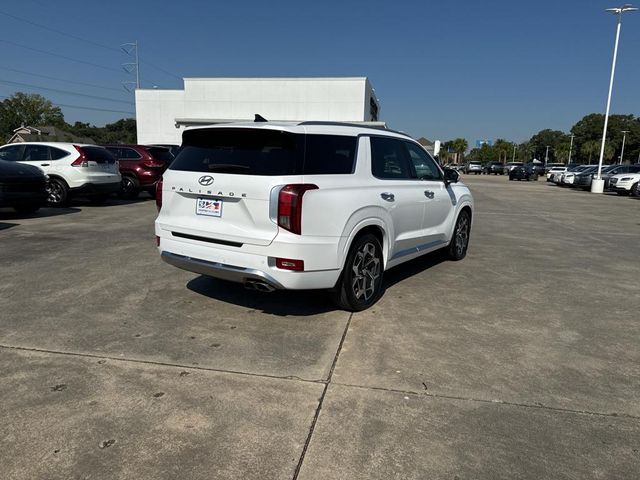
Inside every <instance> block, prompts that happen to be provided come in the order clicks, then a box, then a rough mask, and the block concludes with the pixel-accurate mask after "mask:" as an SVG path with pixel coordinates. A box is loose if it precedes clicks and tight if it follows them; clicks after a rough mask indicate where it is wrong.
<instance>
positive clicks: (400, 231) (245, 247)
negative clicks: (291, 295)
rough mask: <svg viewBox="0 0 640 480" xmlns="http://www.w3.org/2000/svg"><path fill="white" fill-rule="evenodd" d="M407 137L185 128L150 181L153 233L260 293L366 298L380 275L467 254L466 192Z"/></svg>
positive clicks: (377, 290) (344, 300)
mask: <svg viewBox="0 0 640 480" xmlns="http://www.w3.org/2000/svg"><path fill="white" fill-rule="evenodd" d="M458 177H459V175H458V173H457V172H456V171H454V170H448V169H447V170H445V171H443V170H441V169H440V167H439V166H438V165H437V163H436V162H435V161H434V160H433V158H431V156H430V155H429V154H428V153H427V152H426V151H425V150H424V149H423V148H422V147H421V146H420V145H419V144H418V143H417V142H415V141H414V140H412V139H411V138H410V137H408V136H406V135H404V134H401V133H395V132H392V131H389V130H379V129H374V128H367V127H364V126H360V125H349V124H336V123H329V122H303V123H299V124H284V123H282V124H275V123H249V124H229V125H217V126H210V127H198V128H191V129H187V130H186V131H185V132H184V134H183V144H182V149H181V151H180V153H179V155H178V156H177V158H176V159H175V160H174V161H173V163H172V164H171V166H170V167H169V169H168V170H167V171H166V172H165V173H164V178H163V183H162V184H159V185H158V191H157V195H158V198H157V201H158V205H159V207H160V212H159V215H158V218H157V219H156V224H155V225H156V227H155V228H156V236H157V238H156V240H157V243H158V248H159V251H160V253H161V256H162V259H163V260H164V261H166V262H167V263H169V264H171V265H175V266H176V267H179V268H182V269H185V270H188V271H191V272H195V273H199V274H202V275H207V276H211V277H216V278H220V279H224V280H231V281H236V282H240V283H244V284H245V286H247V287H248V288H252V289H257V290H261V291H272V290H274V289H330V290H331V291H332V292H333V296H334V298H335V300H336V301H337V303H338V305H340V306H341V307H342V308H345V309H348V310H354V311H357V310H363V309H365V308H368V307H369V306H371V305H372V304H373V303H374V302H375V301H376V300H377V299H378V298H379V297H380V295H381V293H382V275H383V271H385V270H387V269H389V268H391V267H394V266H396V265H399V264H400V263H403V262H406V261H408V260H411V259H413V258H416V257H418V256H420V255H424V254H425V253H427V252H430V251H433V250H436V249H439V248H443V247H446V248H447V251H448V253H449V255H450V257H451V258H452V259H454V260H460V259H462V258H464V256H465V255H466V252H467V246H468V242H469V235H470V231H471V220H472V214H473V198H472V196H471V193H470V192H469V189H468V188H467V187H466V186H465V185H464V184H462V183H459V182H458Z"/></svg>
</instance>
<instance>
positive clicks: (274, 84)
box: [136, 77, 377, 143]
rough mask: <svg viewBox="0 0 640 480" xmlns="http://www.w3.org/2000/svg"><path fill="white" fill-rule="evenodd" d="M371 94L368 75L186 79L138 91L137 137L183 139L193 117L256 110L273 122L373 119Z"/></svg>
mask: <svg viewBox="0 0 640 480" xmlns="http://www.w3.org/2000/svg"><path fill="white" fill-rule="evenodd" d="M372 95H373V96H374V98H375V94H374V93H373V91H372V88H371V85H370V83H369V82H368V80H367V79H366V78H365V77H356V78H185V79H184V90H155V89H154V90H137V91H136V116H137V121H138V122H137V123H138V142H140V143H180V139H181V135H182V131H183V128H184V124H188V123H189V121H194V122H195V123H197V122H198V121H200V122H203V121H205V122H206V121H211V123H214V122H216V121H246V120H253V118H254V115H255V114H256V113H259V114H260V115H262V116H263V117H265V118H267V119H268V120H274V121H278V120H279V121H305V120H324V121H340V122H362V121H371V120H372V118H371V115H370V110H371V109H370V97H371V96H372ZM376 102H377V101H376ZM176 122H178V123H180V124H181V126H180V128H176Z"/></svg>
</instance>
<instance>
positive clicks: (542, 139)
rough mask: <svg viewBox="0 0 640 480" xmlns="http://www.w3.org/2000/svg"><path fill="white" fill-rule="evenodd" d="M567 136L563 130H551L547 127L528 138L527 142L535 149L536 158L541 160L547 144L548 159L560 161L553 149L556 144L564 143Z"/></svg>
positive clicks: (544, 155)
mask: <svg viewBox="0 0 640 480" xmlns="http://www.w3.org/2000/svg"><path fill="white" fill-rule="evenodd" d="M567 141H568V137H567V135H566V134H565V133H564V132H561V131H560V130H551V129H549V128H547V129H544V130H540V131H539V132H538V133H536V134H535V135H534V136H533V137H531V139H530V140H529V144H530V145H531V146H532V147H533V148H534V149H535V156H536V158H538V159H540V160H542V159H544V158H545V157H546V153H547V146H548V147H549V161H550V162H559V161H562V159H561V158H558V156H557V155H556V153H555V151H556V149H557V148H558V146H560V145H562V144H564V143H566V142H567Z"/></svg>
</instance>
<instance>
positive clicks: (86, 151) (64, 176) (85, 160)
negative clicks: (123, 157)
mask: <svg viewBox="0 0 640 480" xmlns="http://www.w3.org/2000/svg"><path fill="white" fill-rule="evenodd" d="M0 159H1V160H8V161H11V162H20V163H25V164H27V165H33V166H35V167H38V168H40V169H41V170H42V171H43V172H44V173H45V174H46V175H47V176H48V177H49V180H48V182H47V202H48V203H49V205H51V206H55V207H62V206H65V205H66V204H67V203H68V202H69V199H70V198H71V197H73V196H82V197H87V198H89V199H90V200H91V201H94V202H100V201H104V200H105V199H106V198H107V197H108V196H109V195H111V194H112V193H116V192H118V191H119V190H120V182H121V180H122V177H121V176H120V171H119V168H118V162H117V161H116V159H115V157H114V156H113V155H111V154H110V153H109V152H108V151H107V150H106V149H105V148H103V147H98V146H96V145H80V144H73V143H62V142H37V143H12V144H9V145H4V146H2V147H0Z"/></svg>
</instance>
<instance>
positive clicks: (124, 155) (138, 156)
mask: <svg viewBox="0 0 640 480" xmlns="http://www.w3.org/2000/svg"><path fill="white" fill-rule="evenodd" d="M104 147H105V148H106V149H107V150H109V151H110V152H111V153H112V154H113V155H114V156H115V157H116V158H117V159H118V163H119V164H120V174H121V175H122V188H121V196H122V197H124V198H130V199H131V198H137V197H138V195H139V194H140V192H141V191H142V190H146V191H147V192H149V193H150V194H151V195H152V196H154V195H155V188H156V183H158V180H160V177H162V174H163V173H164V171H165V170H166V169H167V167H168V166H169V164H170V163H171V162H172V161H173V155H172V154H171V152H170V151H169V149H168V148H166V147H156V146H147V145H104Z"/></svg>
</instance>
